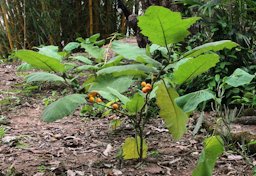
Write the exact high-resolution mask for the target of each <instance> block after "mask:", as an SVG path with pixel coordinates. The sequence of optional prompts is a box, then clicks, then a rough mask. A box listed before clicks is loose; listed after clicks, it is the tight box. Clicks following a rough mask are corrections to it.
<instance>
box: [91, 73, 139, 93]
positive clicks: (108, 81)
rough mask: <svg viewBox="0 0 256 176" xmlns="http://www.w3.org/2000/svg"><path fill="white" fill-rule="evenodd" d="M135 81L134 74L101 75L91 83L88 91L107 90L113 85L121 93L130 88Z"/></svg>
mask: <svg viewBox="0 0 256 176" xmlns="http://www.w3.org/2000/svg"><path fill="white" fill-rule="evenodd" d="M133 82H134V80H133V77H132V76H123V77H118V78H114V77H113V76H111V75H104V76H99V77H97V79H96V80H94V82H93V83H92V84H91V87H90V88H89V90H88V91H89V92H91V91H99V90H101V91H106V90H107V88H108V87H111V88H113V89H115V90H117V91H118V92H119V93H123V92H125V91H127V90H128V88H129V87H130V86H131V84H132V83H133Z"/></svg>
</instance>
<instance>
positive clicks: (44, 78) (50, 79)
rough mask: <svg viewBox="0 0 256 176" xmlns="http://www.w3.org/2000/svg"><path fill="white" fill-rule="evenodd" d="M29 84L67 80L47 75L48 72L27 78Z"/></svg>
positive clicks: (34, 74)
mask: <svg viewBox="0 0 256 176" xmlns="http://www.w3.org/2000/svg"><path fill="white" fill-rule="evenodd" d="M26 81H27V83H31V82H36V81H40V82H43V81H46V82H65V80H64V79H63V78H62V77H60V76H58V75H55V74H51V73H47V72H36V73H31V74H29V75H28V76H26Z"/></svg>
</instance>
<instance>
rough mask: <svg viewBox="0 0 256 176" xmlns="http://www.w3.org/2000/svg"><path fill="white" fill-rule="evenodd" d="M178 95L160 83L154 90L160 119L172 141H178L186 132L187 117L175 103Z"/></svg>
mask: <svg viewBox="0 0 256 176" xmlns="http://www.w3.org/2000/svg"><path fill="white" fill-rule="evenodd" d="M178 96H179V95H178V93H177V92H176V91H175V90H174V89H173V88H171V87H170V88H167V86H166V85H165V83H164V82H163V81H162V82H161V83H160V84H159V85H158V89H157V90H156V101H157V105H158V107H159V108H160V117H161V118H163V119H164V121H165V125H166V127H167V128H168V130H169V131H170V132H171V134H172V136H173V137H174V139H180V138H181V137H182V136H183V134H184V133H185V132H186V124H187V121H188V117H187V115H186V113H185V112H183V111H182V109H181V108H180V107H178V105H177V104H176V103H175V99H176V98H177V97H178Z"/></svg>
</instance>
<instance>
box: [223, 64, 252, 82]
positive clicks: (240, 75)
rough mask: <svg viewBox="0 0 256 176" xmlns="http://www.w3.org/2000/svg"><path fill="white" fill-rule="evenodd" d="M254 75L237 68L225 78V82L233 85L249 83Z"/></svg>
mask: <svg viewBox="0 0 256 176" xmlns="http://www.w3.org/2000/svg"><path fill="white" fill-rule="evenodd" d="M254 77H255V75H251V74H249V73H247V72H246V71H244V70H242V69H240V68H237V69H236V70H235V71H234V73H233V74H232V75H231V76H229V77H228V78H226V80H225V83H227V84H228V85H230V86H233V87H238V86H242V85H245V84H249V83H250V82H251V81H252V80H253V78H254Z"/></svg>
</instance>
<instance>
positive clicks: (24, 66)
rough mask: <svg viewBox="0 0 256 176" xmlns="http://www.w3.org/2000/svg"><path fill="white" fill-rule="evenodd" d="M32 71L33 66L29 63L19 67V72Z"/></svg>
mask: <svg viewBox="0 0 256 176" xmlns="http://www.w3.org/2000/svg"><path fill="white" fill-rule="evenodd" d="M32 69H33V67H32V65H30V64H28V63H22V64H20V65H19V66H18V67H17V71H28V70H32Z"/></svg>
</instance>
